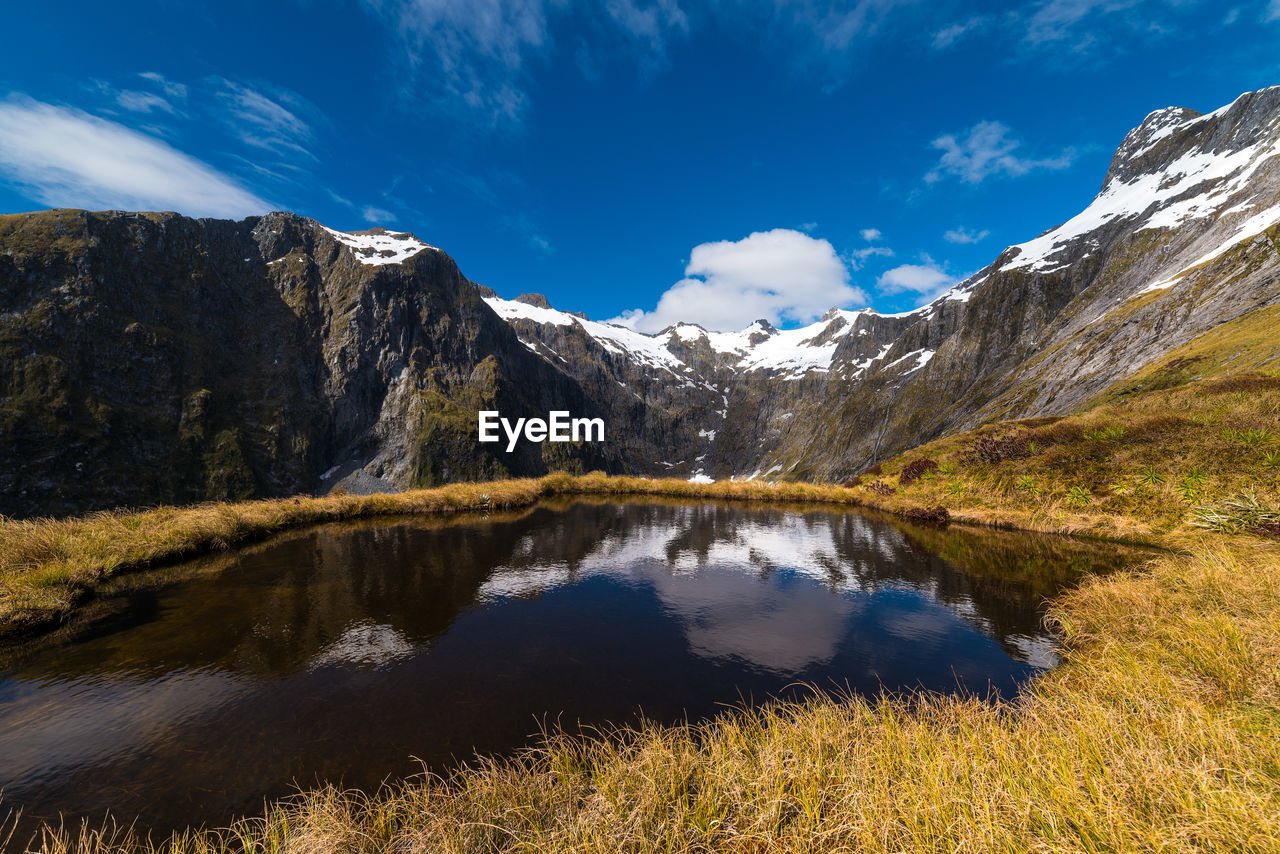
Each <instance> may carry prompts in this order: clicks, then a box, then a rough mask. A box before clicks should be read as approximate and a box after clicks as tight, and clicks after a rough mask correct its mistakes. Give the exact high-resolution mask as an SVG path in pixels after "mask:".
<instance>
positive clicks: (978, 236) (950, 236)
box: [942, 228, 991, 244]
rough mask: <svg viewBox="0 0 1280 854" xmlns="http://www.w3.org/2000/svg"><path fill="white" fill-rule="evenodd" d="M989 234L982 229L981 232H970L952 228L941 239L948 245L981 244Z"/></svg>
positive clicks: (964, 229) (965, 229)
mask: <svg viewBox="0 0 1280 854" xmlns="http://www.w3.org/2000/svg"><path fill="white" fill-rule="evenodd" d="M990 234H991V232H990V231H987V230H986V229H983V230H982V231H971V230H969V229H967V228H953V229H950V230H948V231H947V233H946V234H944V235H942V239H943V240H945V241H947V242H948V243H960V244H965V243H981V242H982V241H983V240H985V239H986V238H987V236H988V235H990Z"/></svg>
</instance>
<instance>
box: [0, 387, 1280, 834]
mask: <svg viewBox="0 0 1280 854" xmlns="http://www.w3.org/2000/svg"><path fill="white" fill-rule="evenodd" d="M1278 442H1280V379H1277V378H1274V377H1268V376H1249V377H1236V378H1234V379H1219V380H1212V381H1206V382H1199V383H1194V384H1192V385H1184V386H1176V387H1172V388H1163V389H1159V390H1155V391H1149V392H1145V393H1134V394H1125V395H1120V396H1118V397H1117V398H1115V399H1114V400H1112V401H1110V402H1105V403H1102V404H1100V405H1098V406H1097V407H1095V408H1094V409H1092V410H1090V411H1088V412H1086V413H1083V414H1081V415H1077V416H1071V417H1067V418H1062V419H1036V420H1031V421H1021V422H1012V423H1004V424H999V425H994V426H991V427H987V428H983V429H982V430H978V431H974V432H972V433H967V434H963V435H959V436H954V437H949V438H946V439H942V440H939V441H937V442H932V443H930V444H928V445H926V446H923V447H921V448H919V449H916V450H914V451H912V452H909V453H907V454H904V455H902V456H901V457H899V458H896V459H894V460H890V461H888V462H886V463H884V464H883V465H882V466H881V468H880V470H879V472H869V473H865V474H863V475H862V476H861V478H860V481H861V482H860V483H857V484H854V485H853V486H851V487H850V488H841V487H816V486H808V485H800V484H796V485H780V486H777V487H770V486H767V485H763V484H755V483H753V484H712V485H697V484H688V483H684V482H679V481H649V480H643V479H634V478H614V479H609V478H603V477H600V476H588V477H585V478H570V477H567V476H553V477H551V478H546V479H543V480H541V481H516V482H511V483H506V484H486V485H477V486H469V485H468V486H457V487H448V488H446V489H442V490H431V491H426V492H420V493H409V494H405V495H401V496H378V497H373V498H355V497H346V496H344V497H338V498H327V499H298V500H297V502H296V503H295V502H294V501H293V500H288V501H276V502H253V503H250V504H243V505H234V506H208V507H198V508H189V509H182V510H174V509H164V510H156V511H150V512H148V513H143V514H136V515H129V514H101V515H98V516H94V517H90V518H89V519H85V520H79V521H65V522H34V523H18V522H7V523H4V525H3V526H0V532H2V533H0V555H2V556H3V557H2V558H0V559H2V560H3V562H4V573H5V575H4V581H3V584H4V589H5V590H6V591H7V592H6V593H5V597H6V598H5V600H4V601H5V602H6V603H9V604H7V605H6V607H7V608H8V609H9V610H8V613H9V614H17V613H20V611H19V609H20V608H24V607H25V608H27V609H29V612H30V613H32V614H35V615H37V616H36V617H32V619H35V618H38V615H39V614H40V613H65V610H66V609H67V608H69V607H70V605H71V602H72V600H73V599H74V597H75V595H77V594H76V591H77V590H90V589H91V588H92V585H93V583H94V582H93V578H94V577H95V576H94V573H96V572H101V573H110V572H113V571H117V570H119V569H122V568H125V567H128V566H132V565H136V564H137V563H139V562H142V561H155V560H160V559H164V558H166V557H171V556H173V555H176V554H180V553H184V552H187V551H190V550H193V549H199V548H209V547H215V546H218V545H220V544H224V543H230V542H234V541H237V540H238V539H242V538H245V537H248V536H251V535H256V534H258V533H261V532H263V531H269V530H275V529H278V528H280V527H283V526H286V525H292V524H298V523H300V522H304V521H316V520H320V519H326V518H337V517H342V516H355V515H367V514H375V513H384V512H403V511H412V512H434V511H439V510H448V509H455V508H460V507H474V506H478V505H485V504H487V505H492V506H514V505H518V504H520V503H525V502H529V501H533V500H535V499H536V498H537V497H539V496H541V495H545V494H550V493H560V494H572V493H575V492H576V493H598V494H608V493H635V492H647V493H662V494H685V495H690V496H716V497H736V498H753V499H770V498H785V499H788V500H829V501H840V502H863V503H874V504H876V505H879V506H883V507H886V508H889V509H893V510H896V511H898V512H909V511H919V510H921V509H929V508H933V507H937V506H941V507H944V508H946V509H947V511H948V513H949V514H950V515H951V516H952V517H953V518H962V519H971V520H974V521H979V522H986V523H996V524H1009V525H1017V526H1021V527H1030V528H1039V529H1046V530H1059V531H1075V532H1085V533H1090V534H1096V535H1105V536H1123V537H1129V538H1133V539H1138V540H1143V541H1147V542H1153V543H1158V544H1163V545H1167V546H1170V547H1171V548H1172V549H1173V550H1171V551H1167V552H1164V553H1162V554H1161V555H1160V556H1158V557H1155V558H1153V559H1152V561H1151V563H1150V564H1149V565H1148V566H1146V567H1144V568H1142V569H1141V570H1140V571H1135V572H1131V573H1126V574H1121V575H1113V576H1108V577H1105V578H1091V579H1089V580H1088V581H1087V582H1086V583H1085V584H1084V585H1083V586H1082V587H1081V588H1079V589H1077V590H1074V591H1072V592H1070V593H1068V594H1066V595H1064V596H1062V597H1061V598H1059V599H1058V600H1057V601H1055V602H1054V603H1052V606H1051V619H1052V620H1053V622H1054V623H1055V624H1056V625H1057V626H1058V627H1059V628H1060V630H1061V635H1062V638H1063V643H1064V645H1065V652H1064V656H1063V660H1064V663H1063V665H1062V666H1060V667H1058V668H1057V669H1055V670H1053V671H1051V672H1050V673H1048V674H1047V675H1045V676H1042V677H1040V678H1038V679H1037V680H1035V681H1033V682H1032V683H1031V684H1030V686H1029V687H1028V689H1027V690H1026V692H1025V694H1024V696H1023V697H1022V698H1021V699H1020V700H1019V702H1017V703H1016V704H1000V703H993V702H990V701H985V700H981V699H975V698H944V697H937V696H921V697H894V698H884V699H882V700H880V701H878V702H869V701H866V700H862V699H857V698H846V699H842V700H835V699H815V700H813V701H811V702H808V703H805V704H788V705H779V706H773V707H768V708H761V709H754V710H746V711H740V712H735V713H726V714H725V715H724V716H723V717H721V718H720V719H717V720H715V721H712V722H710V723H706V724H701V725H697V726H687V727H660V726H650V727H642V728H640V729H638V730H629V731H625V732H619V733H613V734H610V735H608V736H607V737H601V738H598V739H594V740H581V739H576V738H570V737H565V736H559V735H554V734H553V735H552V736H550V737H549V738H548V739H547V740H546V742H545V743H544V744H543V745H542V746H541V747H539V748H537V749H535V750H532V751H529V752H527V753H525V754H522V755H521V756H519V757H517V758H516V759H514V760H510V761H484V762H477V763H475V764H474V765H473V766H472V767H470V768H466V769H462V770H459V771H457V772H456V773H454V774H452V775H451V776H449V777H448V778H445V779H440V778H425V779H420V780H415V781H412V782H409V783H406V784H401V785H398V786H396V787H393V788H389V789H386V790H384V791H382V792H378V793H372V794H360V793H353V792H342V791H338V790H333V789H328V790H321V791H315V792H309V793H305V794H302V795H300V796H298V797H297V798H296V799H295V800H293V801H290V802H287V803H283V804H278V805H275V806H272V807H271V808H270V809H269V810H268V812H267V815H266V817H265V818H261V819H251V820H246V821H244V822H241V823H239V824H237V825H236V826H235V827H233V828H231V829H229V830H224V831H214V832H207V831H201V832H196V831H193V832H190V833H187V834H184V835H181V836H179V837H177V838H175V839H173V840H168V841H165V842H163V843H161V842H159V841H157V842H156V846H158V847H159V848H163V849H164V850H166V851H193V852H194V851H207V852H221V851H262V852H277V851H279V852H284V851H317V852H328V851H343V852H348V851H350V852H366V851H367V852H464V851H467V852H470V851H511V852H515V851H522V852H527V851H583V852H586V851H624V852H637V854H638V852H651V851H682V852H686V851H687V852H693V851H732V852H744V851H787V852H791V851H796V852H799V851H806V852H836V851H857V852H862V851H866V852H900V851H947V852H988V851H995V852H1025V851H1080V852H1102V851H1107V852H1149V851H1280V667H1278V666H1277V662H1278V661H1280V541H1278V540H1277V539H1275V525H1274V521H1275V517H1274V511H1275V504H1276V500H1277V469H1276V465H1275V457H1274V454H1275V452H1276V451H1280V444H1277V443H1278ZM77 585H84V586H77ZM24 597H25V598H24ZM44 597H47V598H44ZM42 608H43V609H48V610H46V611H44V612H41V610H40V609H42ZM33 846H34V847H35V848H39V849H43V850H48V851H66V850H69V849H70V848H71V847H78V848H79V849H80V850H83V851H86V852H88V851H95V850H101V851H106V850H127V849H133V850H137V849H146V848H148V847H149V844H147V843H143V842H140V841H139V840H137V839H135V838H132V837H130V836H129V835H128V834H127V833H124V832H119V833H115V834H112V833H90V834H87V835H68V834H65V833H59V832H52V831H51V832H49V833H47V834H46V835H45V836H44V837H43V838H42V839H37V840H35V841H34V843H33Z"/></svg>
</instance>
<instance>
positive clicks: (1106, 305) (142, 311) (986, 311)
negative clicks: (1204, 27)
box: [0, 87, 1280, 516]
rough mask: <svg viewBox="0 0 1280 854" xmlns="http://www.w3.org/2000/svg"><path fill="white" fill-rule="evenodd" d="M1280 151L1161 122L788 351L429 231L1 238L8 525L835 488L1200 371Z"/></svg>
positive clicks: (1261, 213) (1220, 118)
mask: <svg viewBox="0 0 1280 854" xmlns="http://www.w3.org/2000/svg"><path fill="white" fill-rule="evenodd" d="M1277 155H1280V87H1272V88H1270V89H1264V90H1261V91H1259V92H1252V93H1247V94H1245V95H1242V96H1241V97H1240V98H1239V99H1237V100H1236V101H1235V102H1233V103H1232V104H1229V105H1227V106H1225V107H1223V108H1221V109H1219V110H1215V111H1214V112H1212V113H1208V114H1206V115H1200V114H1198V113H1195V112H1194V111H1191V110H1185V109H1177V108H1170V109H1165V110H1159V111H1157V112H1155V113H1152V114H1151V115H1149V116H1147V118H1146V119H1145V120H1144V121H1143V122H1142V123H1141V124H1140V125H1139V126H1138V127H1137V128H1135V129H1134V130H1132V131H1131V132H1130V133H1129V134H1128V135H1127V136H1126V137H1125V139H1124V140H1123V142H1122V143H1121V145H1120V148H1119V149H1118V150H1117V152H1116V154H1115V156H1114V157H1113V158H1112V161H1111V165H1110V168H1109V170H1108V172H1107V175H1106V177H1105V179H1104V181H1103V184H1102V188H1101V190H1100V192H1099V193H1098V195H1097V196H1096V198H1095V199H1094V200H1093V202H1092V203H1091V204H1090V205H1089V206H1088V207H1087V208H1086V209H1085V210H1084V211H1082V212H1081V213H1080V214H1078V215H1077V216H1075V217H1073V218H1072V219H1070V220H1068V221H1067V222H1065V223H1063V224H1062V225H1060V226H1058V227H1056V228H1053V229H1050V230H1049V231H1047V232H1045V233H1044V234H1041V235H1040V236H1039V237H1036V238H1035V239H1033V240H1029V241H1027V242H1025V243H1022V244H1019V245H1017V246H1011V247H1009V248H1007V249H1005V250H1004V251H1003V252H1002V253H1000V255H999V256H998V257H997V258H996V259H995V260H994V261H993V262H992V263H991V264H990V265H988V266H987V267H986V268H984V269H983V270H981V271H979V272H978V273H976V274H974V275H973V276H971V277H969V278H968V279H966V280H965V281H963V282H960V283H959V284H958V285H956V286H955V287H954V288H952V289H951V290H950V291H948V292H947V293H945V294H943V295H942V296H940V297H939V298H938V299H937V300H935V301H934V302H932V303H931V304H929V305H927V306H924V307H922V308H919V309H917V310H915V311H912V312H906V313H902V314H897V315H882V314H878V313H877V312H875V311H872V310H870V309H862V310H857V311H850V310H843V309H838V308H837V309H832V310H831V311H830V312H828V313H827V314H826V315H824V316H823V317H822V318H821V319H820V320H819V321H817V322H816V323H813V324H811V325H809V326H807V327H804V328H802V329H791V330H779V329H775V328H774V327H773V326H771V325H770V324H769V323H768V322H766V321H757V322H756V323H754V324H752V325H751V326H749V327H748V328H747V329H744V330H741V331H739V332H715V331H710V330H706V329H703V328H702V327H700V326H697V325H695V324H688V323H682V324H677V325H675V326H672V327H670V328H668V329H665V330H663V331H662V332H660V333H658V334H656V335H645V334H641V333H638V332H634V331H632V330H629V329H626V328H623V327H620V326H615V325H611V324H607V323H600V322H596V321H591V320H589V319H587V318H586V317H584V316H582V315H580V314H576V313H574V312H568V311H560V310H557V309H554V308H552V307H551V306H550V304H549V303H548V302H547V300H546V299H545V298H544V297H541V296H539V295H536V294H526V295H523V296H519V297H517V298H515V299H503V298H501V297H499V296H498V294H497V293H495V292H494V291H492V290H490V289H488V288H484V287H481V286H479V285H475V284H473V283H472V282H470V281H468V280H467V279H466V278H465V277H463V275H462V274H461V273H460V272H459V271H458V268H457V266H456V265H455V264H454V262H453V261H452V259H450V258H449V257H448V256H447V255H446V254H445V253H444V252H442V251H440V250H439V249H437V248H435V247H432V246H429V245H427V244H426V243H424V242H422V241H420V240H418V239H417V238H416V237H414V236H413V235H411V234H407V233H391V232H387V231H385V230H382V229H373V230H370V231H365V232H354V233H344V232H338V231H334V230H332V229H329V228H326V227H325V226H323V225H321V224H319V223H317V222H315V221H314V220H309V219H305V218H302V217H298V216H294V215H292V214H284V213H273V214H269V215H267V216H264V217H251V218H249V219H246V220H244V221H242V222H228V221H220V220H206V219H201V220H194V219H188V218H186V217H182V216H179V215H177V214H173V213H158V214H157V213H125V212H119V211H107V212H100V213H90V212H85V211H71V210H54V211H44V212H39V213H31V214H12V215H6V216H0V513H4V514H8V515H16V516H29V515H35V514H60V513H69V512H79V511H84V510H88V509H95V508H103V507H112V506H118V505H122V504H130V505H138V504H151V503H157V502H166V503H168V502H187V501H198V500H206V499H220V498H242V497H248V496H254V495H281V494H289V493H292V492H309V491H325V490H328V489H331V488H333V487H334V486H335V485H338V486H341V487H342V488H344V489H348V490H351V491H369V490H378V489H388V488H402V487H407V486H412V485H419V484H434V483H441V482H447V481H454V480H466V479H478V478H490V477H503V476H509V475H536V474H541V473H543V472H545V471H548V470H550V469H555V468H565V469H569V470H579V471H580V470H588V469H603V470H606V471H613V472H631V473H641V474H653V475H678V476H682V477H694V478H707V477H710V478H726V477H767V478H778V477H793V478H804V479H812V480H838V479H843V478H846V477H848V476H850V475H851V474H854V473H856V472H857V471H859V470H861V469H862V468H864V467H866V466H868V465H870V464H871V463H873V462H874V461H876V460H879V459H883V458H885V457H887V456H890V455H892V454H894V453H897V452H900V451H902V450H904V449H906V448H909V447H911V446H914V445H916V444H919V443H920V442H923V441H926V440H928V439H930V438H933V437H935V436H938V435H940V434H942V433H945V432H949V431H953V430H959V429H965V428H968V427H972V426H976V425H978V424H981V423H985V422H987V421H990V420H993V419H997V418H1018V417H1027V416H1036V415H1046V414H1058V413H1065V412H1067V411H1070V410H1072V409H1075V408H1078V407H1080V406H1081V405H1083V404H1086V403H1087V402H1088V401H1090V400H1093V399H1095V398H1097V397H1099V396H1100V395H1103V394H1106V393H1112V392H1114V391H1115V389H1117V388H1119V387H1120V386H1122V385H1123V384H1124V383H1126V382H1134V381H1137V380H1136V379H1135V378H1137V377H1142V378H1146V379H1143V380H1142V381H1143V382H1158V381H1161V380H1160V376H1163V375H1164V374H1161V373H1160V372H1162V371H1164V372H1166V373H1168V372H1169V371H1173V372H1175V373H1176V374H1177V376H1178V377H1180V378H1184V379H1185V378H1188V377H1194V376H1195V375H1196V371H1197V370H1199V368H1198V367H1197V365H1196V359H1197V358H1201V357H1199V356H1195V357H1191V356H1181V355H1178V354H1182V353H1184V352H1189V351H1188V350H1187V348H1188V347H1190V346H1191V345H1192V344H1193V343H1194V342H1197V341H1202V340H1205V339H1206V338H1207V337H1208V336H1210V335H1211V334H1213V335H1218V336H1219V337H1221V335H1222V332H1221V331H1222V330H1223V329H1228V328H1235V326H1233V324H1237V323H1239V322H1243V321H1242V319H1245V320H1247V319H1248V318H1251V317H1253V318H1255V319H1256V318H1257V317H1262V316H1263V315H1262V314H1260V312H1263V311H1264V310H1266V309H1268V308H1269V307H1273V306H1275V305H1277V303H1280V263H1277V262H1278V261H1280V258H1278V253H1280V157H1278V156H1277ZM1266 317H1270V315H1266ZM1255 326H1257V323H1255ZM1264 328H1265V326H1264ZM1261 335H1262V338H1263V339H1264V343H1265V344H1266V346H1271V347H1272V349H1277V348H1276V347H1275V346H1273V345H1272V344H1271V343H1270V342H1272V341H1274V342H1275V344H1277V345H1280V336H1275V337H1271V338H1268V336H1267V334H1266V333H1265V332H1263V333H1261ZM1255 337H1257V336H1255ZM1228 350H1229V347H1228ZM1218 357H1219V360H1221V359H1228V360H1229V359H1230V358H1232V354H1231V352H1228V351H1223V352H1221V353H1219V354H1218ZM1170 360H1172V362H1170ZM1173 362H1176V365H1173ZM1157 374H1158V375H1159V376H1155V375H1157ZM1153 376H1154V378H1152V377H1153ZM480 409H496V410H499V411H501V412H502V414H503V415H504V416H506V417H509V418H516V417H529V416H534V415H537V416H545V415H546V413H547V412H549V411H550V410H553V409H565V410H569V411H570V412H571V413H573V414H574V415H575V416H582V417H601V418H603V419H604V421H605V424H606V441H605V442H603V443H598V444H593V443H585V442H583V443H571V444H552V443H547V444H542V445H537V444H531V443H527V442H525V443H521V444H520V445H519V447H518V448H517V450H516V451H514V452H513V453H510V454H508V453H506V452H505V451H504V450H503V447H504V446H500V445H495V444H481V443H479V442H477V441H476V413H477V410H480Z"/></svg>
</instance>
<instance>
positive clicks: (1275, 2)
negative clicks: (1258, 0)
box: [1262, 0, 1280, 23]
mask: <svg viewBox="0 0 1280 854" xmlns="http://www.w3.org/2000/svg"><path fill="white" fill-rule="evenodd" d="M1262 20H1264V21H1266V22H1267V23H1270V22H1272V21H1280V0H1271V2H1270V3H1268V4H1267V11H1266V12H1264V13H1263V16H1262Z"/></svg>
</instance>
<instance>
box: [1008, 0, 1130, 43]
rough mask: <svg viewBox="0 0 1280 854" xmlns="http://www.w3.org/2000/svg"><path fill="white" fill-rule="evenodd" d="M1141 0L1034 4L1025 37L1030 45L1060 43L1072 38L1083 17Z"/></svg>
mask: <svg viewBox="0 0 1280 854" xmlns="http://www.w3.org/2000/svg"><path fill="white" fill-rule="evenodd" d="M1140 2H1141V0H1046V2H1042V3H1038V4H1033V6H1032V9H1033V11H1032V12H1031V14H1030V15H1028V16H1026V18H1025V21H1026V23H1025V27H1026V29H1025V32H1024V38H1025V39H1026V41H1028V42H1030V43H1031V44H1043V43H1045V42H1056V41H1062V40H1064V39H1067V38H1071V37H1074V36H1075V33H1076V27H1077V26H1078V25H1079V24H1080V23H1081V22H1083V21H1084V20H1085V19H1086V18H1089V17H1092V16H1096V15H1106V14H1110V13H1113V12H1119V11H1122V10H1124V9H1130V8H1132V7H1134V6H1136V5H1138V4H1139V3H1140Z"/></svg>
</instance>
